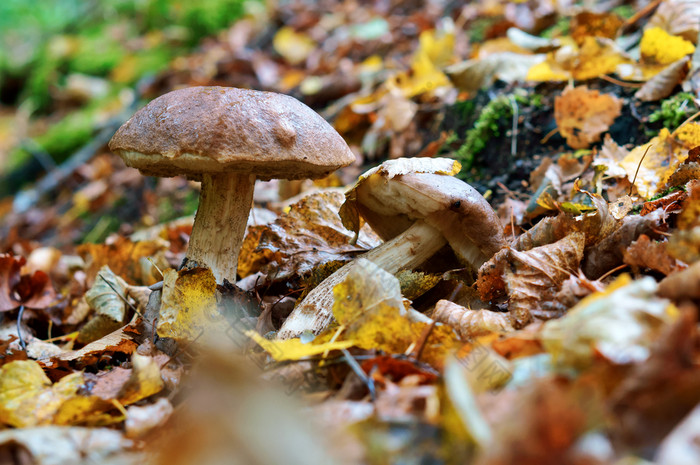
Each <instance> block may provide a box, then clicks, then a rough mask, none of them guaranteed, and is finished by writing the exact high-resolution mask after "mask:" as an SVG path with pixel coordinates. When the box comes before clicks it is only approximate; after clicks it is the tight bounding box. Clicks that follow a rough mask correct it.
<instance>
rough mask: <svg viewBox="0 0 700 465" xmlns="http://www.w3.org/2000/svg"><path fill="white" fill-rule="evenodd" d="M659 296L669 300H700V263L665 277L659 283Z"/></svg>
mask: <svg viewBox="0 0 700 465" xmlns="http://www.w3.org/2000/svg"><path fill="white" fill-rule="evenodd" d="M659 295H660V296H662V297H668V298H669V299H675V300H682V299H699V298H700V261H699V262H695V263H693V264H692V265H691V266H690V267H689V268H687V269H685V270H682V271H679V272H677V273H673V274H671V275H669V276H667V277H665V278H664V279H663V280H662V281H661V282H660V283H659Z"/></svg>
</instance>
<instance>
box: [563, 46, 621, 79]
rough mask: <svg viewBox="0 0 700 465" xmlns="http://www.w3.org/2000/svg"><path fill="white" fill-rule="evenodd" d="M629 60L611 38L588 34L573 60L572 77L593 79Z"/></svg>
mask: <svg viewBox="0 0 700 465" xmlns="http://www.w3.org/2000/svg"><path fill="white" fill-rule="evenodd" d="M630 62H631V60H630V59H629V58H628V57H626V56H625V55H624V54H623V53H622V51H620V49H619V48H618V47H617V46H616V45H615V42H613V41H612V40H610V39H604V38H600V37H590V36H589V37H586V38H585V39H584V41H583V45H582V46H581V49H580V50H579V52H578V56H577V58H576V60H574V66H573V69H572V77H573V78H574V79H577V80H581V81H583V80H586V79H593V78H596V77H598V76H602V75H604V74H610V73H613V72H615V70H616V69H617V67H618V66H619V65H621V64H624V63H630Z"/></svg>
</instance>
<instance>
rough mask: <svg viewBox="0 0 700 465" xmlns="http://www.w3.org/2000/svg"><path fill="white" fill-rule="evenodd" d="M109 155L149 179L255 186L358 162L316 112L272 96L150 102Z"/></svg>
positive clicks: (236, 94)
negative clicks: (236, 181) (249, 177)
mask: <svg viewBox="0 0 700 465" xmlns="http://www.w3.org/2000/svg"><path fill="white" fill-rule="evenodd" d="M109 148H110V149H111V150H112V151H113V152H115V153H117V154H119V155H121V157H122V158H123V159H124V161H125V163H126V164H127V165H129V166H131V167H133V168H138V169H139V170H140V171H141V172H142V173H143V174H145V175H150V176H163V177H169V176H177V175H185V176H187V177H188V178H191V179H195V180H199V179H201V174H203V173H210V174H216V173H222V172H239V173H251V174H254V175H255V176H256V177H257V178H258V179H263V180H267V179H272V178H282V179H301V178H318V177H322V176H325V175H327V174H329V173H331V172H332V171H335V170H336V169H338V168H340V167H342V166H346V165H349V164H351V163H352V162H354V161H355V156H354V154H353V153H352V152H351V151H350V149H349V148H348V146H347V144H346V143H345V141H344V140H343V138H342V137H341V136H340V135H339V134H338V133H337V132H336V131H335V130H334V129H333V128H332V127H331V126H330V125H329V124H328V123H327V122H326V121H325V120H324V119H323V118H322V117H321V116H319V115H318V114H317V113H316V112H315V111H313V110H312V109H310V108H309V107H307V106H306V105H304V104H303V103H301V102H299V101H298V100H296V99H294V98H292V97H289V96H286V95H282V94H276V93H272V92H260V91H255V90H246V89H237V88H230V87H189V88H185V89H180V90H176V91H173V92H170V93H168V94H165V95H163V96H161V97H158V98H157V99H155V100H153V101H152V102H150V103H149V104H148V105H146V106H145V107H144V108H142V109H141V110H139V111H138V112H137V113H136V114H135V115H134V116H132V117H131V119H130V120H129V121H127V122H126V123H125V124H124V125H123V126H122V127H121V128H119V130H118V131H117V133H116V134H115V135H114V137H112V140H111V141H110V143H109Z"/></svg>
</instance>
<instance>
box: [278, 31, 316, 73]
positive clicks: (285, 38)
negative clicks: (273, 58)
mask: <svg viewBox="0 0 700 465" xmlns="http://www.w3.org/2000/svg"><path fill="white" fill-rule="evenodd" d="M272 46H273V47H274V49H275V51H276V52H277V53H279V54H280V55H281V56H282V57H283V58H284V59H285V60H287V62H289V64H291V65H298V64H299V63H301V62H302V61H304V60H306V58H307V57H308V56H309V55H310V54H311V52H313V51H314V50H315V49H316V47H317V45H316V42H315V41H314V40H313V39H311V37H309V36H308V35H306V34H304V33H301V32H296V31H295V30H294V29H293V28H291V27H289V26H284V27H281V28H280V29H278V30H277V32H276V33H275V36H274V37H273V38H272Z"/></svg>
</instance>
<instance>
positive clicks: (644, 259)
mask: <svg viewBox="0 0 700 465" xmlns="http://www.w3.org/2000/svg"><path fill="white" fill-rule="evenodd" d="M623 260H624V262H625V263H627V264H628V265H630V266H632V267H637V268H639V267H641V268H651V269H652V270H656V271H659V272H661V273H663V274H665V275H669V274H671V273H673V272H675V271H679V270H682V269H684V268H685V265H684V264H682V263H679V262H678V260H676V259H675V258H673V257H671V256H670V255H669V254H668V252H667V251H666V244H665V243H663V242H652V240H651V239H650V238H649V236H647V235H646V234H642V235H640V236H639V238H638V239H637V240H636V241H634V242H633V243H632V244H631V245H630V246H629V247H627V250H625V256H624V257H623Z"/></svg>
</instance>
